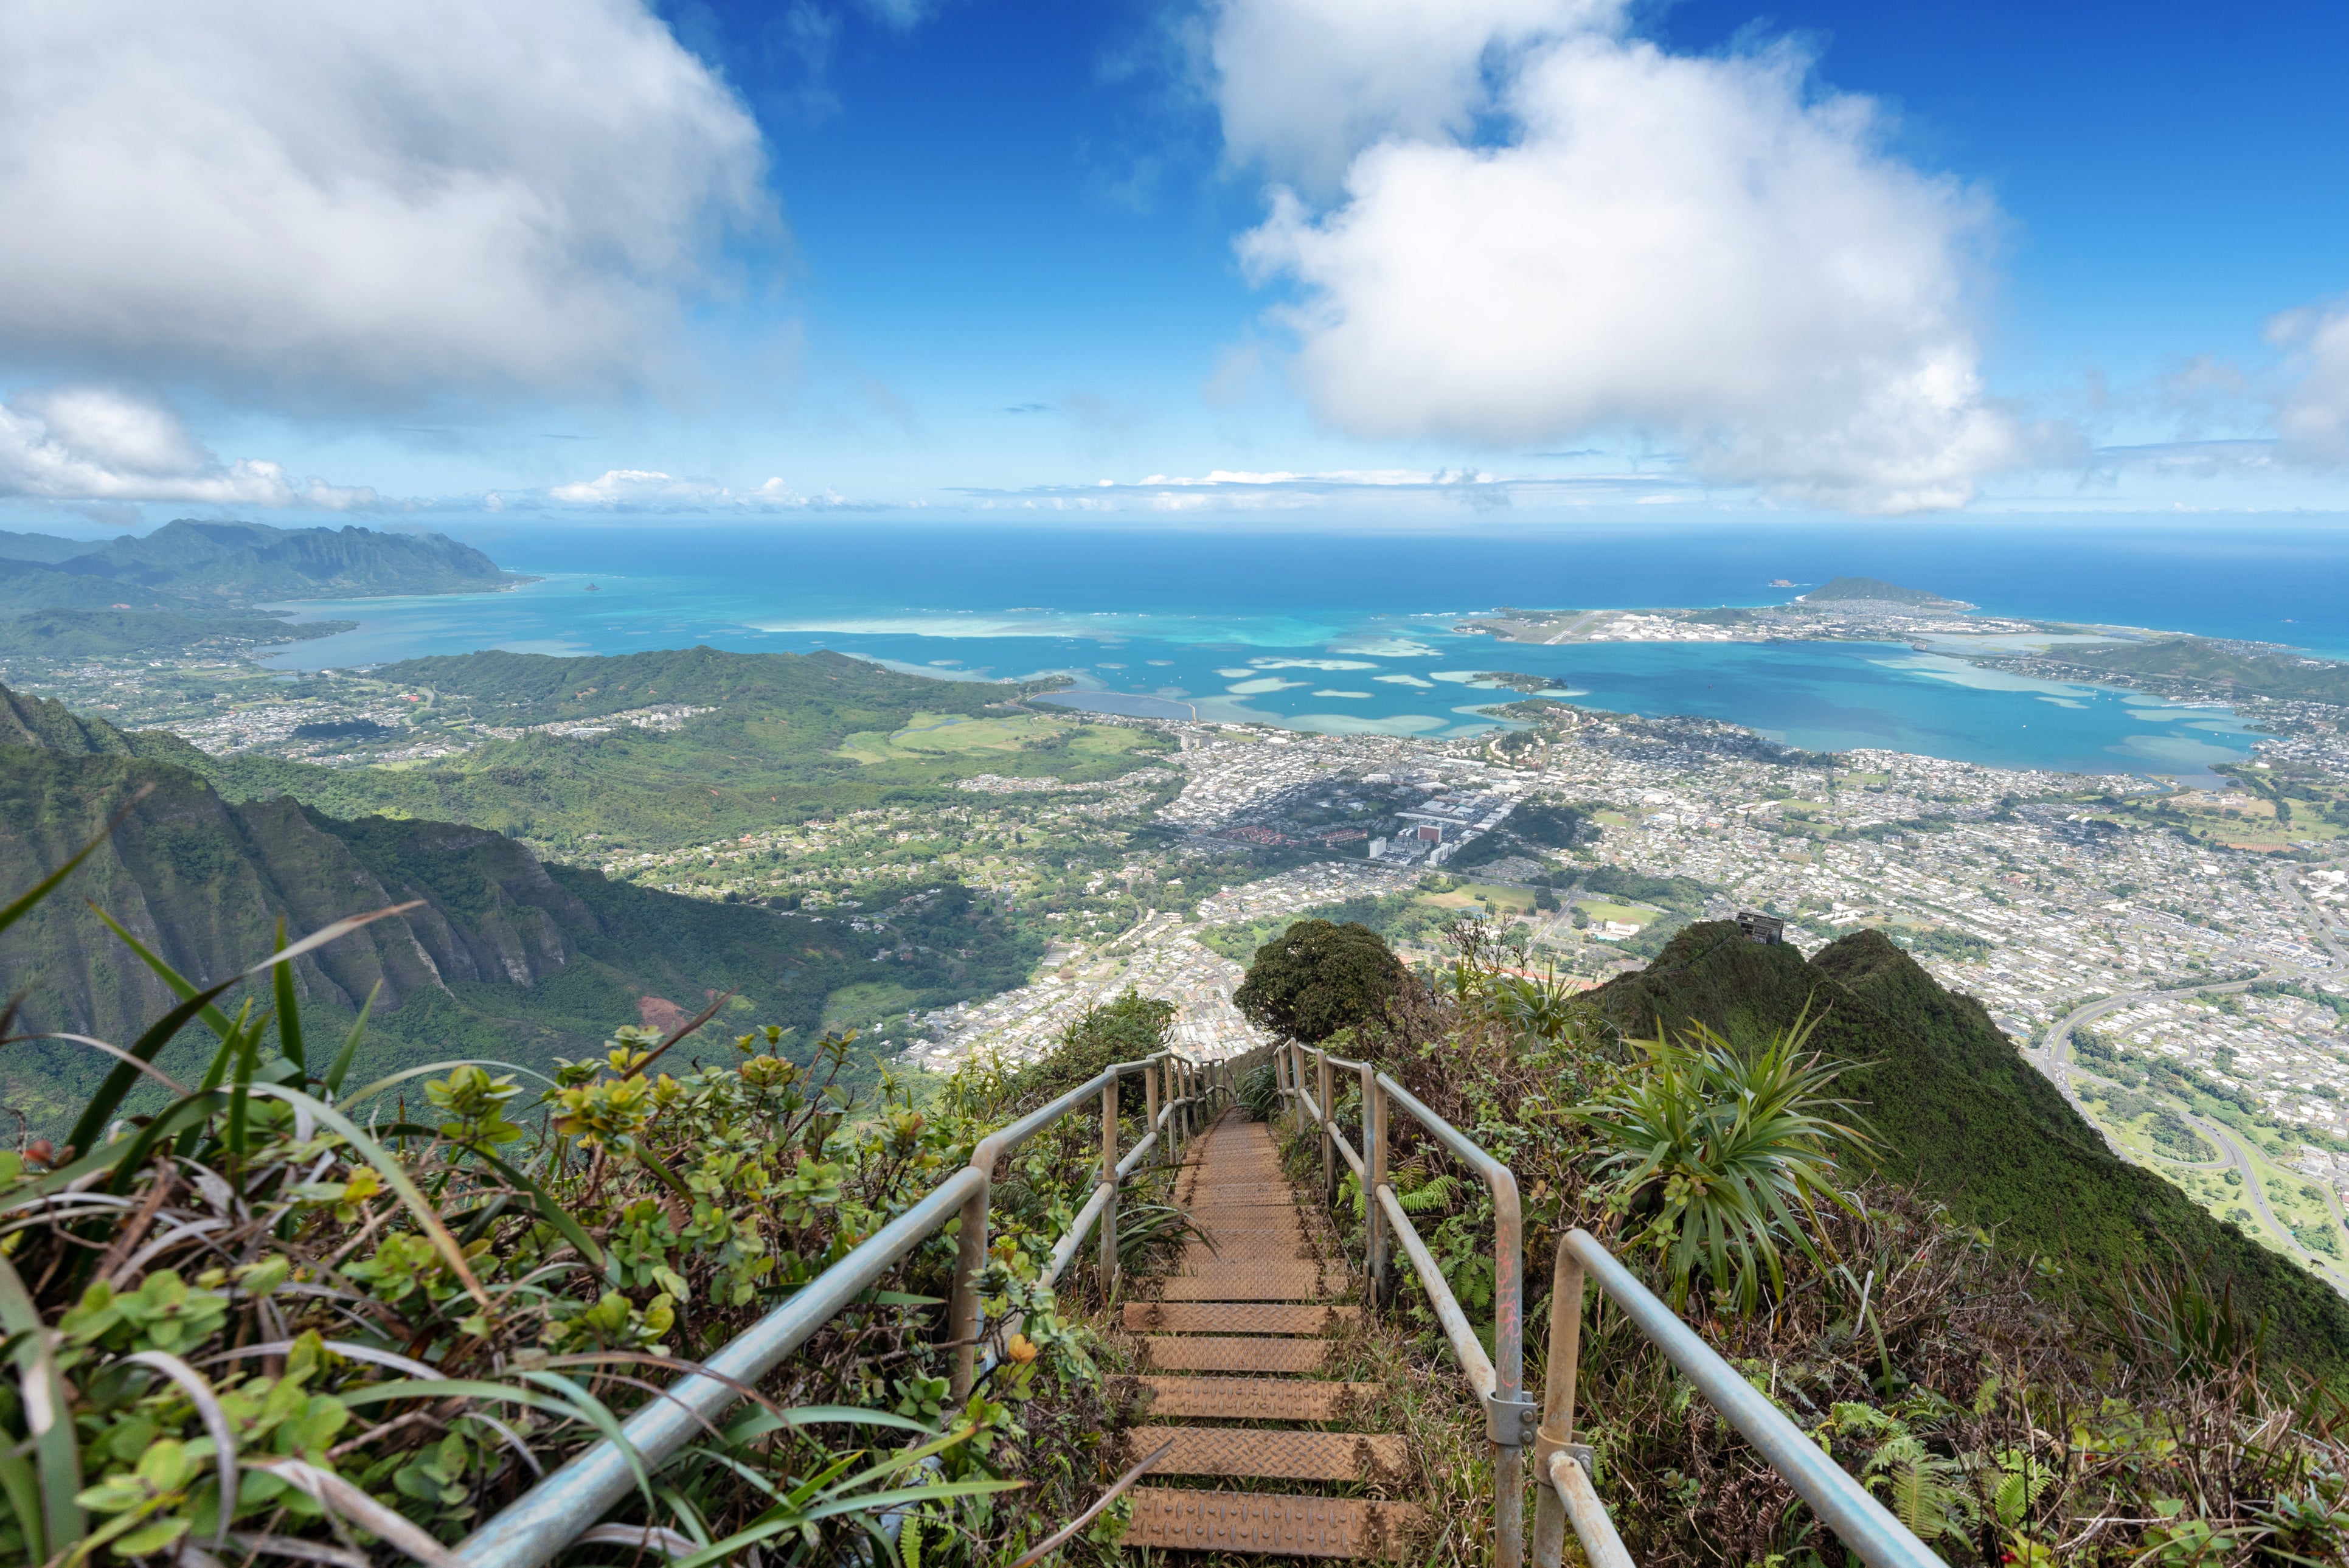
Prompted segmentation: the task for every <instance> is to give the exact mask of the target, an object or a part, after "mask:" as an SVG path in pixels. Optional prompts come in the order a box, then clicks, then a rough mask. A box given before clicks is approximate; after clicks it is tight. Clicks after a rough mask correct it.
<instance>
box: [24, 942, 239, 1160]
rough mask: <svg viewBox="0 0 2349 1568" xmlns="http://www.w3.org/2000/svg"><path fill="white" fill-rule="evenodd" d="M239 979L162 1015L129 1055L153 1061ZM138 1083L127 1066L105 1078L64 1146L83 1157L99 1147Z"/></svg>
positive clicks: (136, 1074) (226, 982)
mask: <svg viewBox="0 0 2349 1568" xmlns="http://www.w3.org/2000/svg"><path fill="white" fill-rule="evenodd" d="M242 978H243V976H242V975H239V976H236V977H234V978H232V979H227V980H223V981H222V982H221V983H220V984H219V985H215V986H213V987H212V989H211V990H209V991H199V992H197V993H196V994H195V995H192V996H190V997H189V998H188V999H187V1000H186V1001H184V1002H182V1003H181V1004H180V1005H179V1006H176V1007H174V1008H172V1009H171V1011H170V1012H168V1013H166V1014H164V1015H163V1016H161V1017H160V1018H159V1019H157V1020H156V1021H155V1024H154V1026H153V1027H151V1028H150V1029H149V1030H148V1031H147V1032H146V1033H145V1034H143V1035H141V1036H140V1037H139V1039H138V1041H137V1043H136V1044H134V1045H133V1046H132V1047H130V1054H131V1055H132V1056H133V1057H137V1058H138V1059H139V1060H140V1061H142V1062H151V1061H153V1060H154V1059H155V1053H156V1052H158V1051H160V1050H161V1049H162V1048H163V1047H164V1046H165V1045H166V1044H167V1043H168V1042H169V1041H170V1040H171V1037H172V1036H174V1035H176V1034H178V1033H179V1032H180V1031H181V1029H183V1028H185V1027H186V1026H187V1023H188V1020H189V1019H191V1018H192V1017H194V1016H196V1015H197V1014H198V1013H201V1012H202V1011H203V1010H204V1009H205V1008H206V1007H209V1006H212V998H214V997H215V996H218V995H220V994H221V993H222V992H223V991H225V990H227V989H228V988H229V987H230V986H232V985H235V984H236V982H237V980H238V979H242ZM138 1081H139V1069H138V1068H135V1067H132V1066H130V1065H129V1063H125V1064H123V1065H122V1066H120V1067H118V1068H115V1069H114V1070H113V1071H112V1072H110V1073H109V1074H107V1075H106V1081H105V1082H104V1083H101V1084H99V1085H98V1092H97V1093H96V1094H94V1095H92V1096H91V1097H90V1101H89V1104H88V1106H86V1107H85V1108H83V1110H82V1113H81V1119H80V1120H78V1121H77V1122H75V1123H74V1127H73V1130H72V1131H71V1132H69V1133H67V1134H66V1143H67V1146H68V1147H70V1148H74V1149H78V1150H82V1151H83V1152H84V1153H88V1151H89V1150H92V1149H95V1148H96V1147H98V1135H99V1134H101V1133H103V1132H104V1131H105V1130H106V1124H107V1122H108V1120H109V1119H111V1118H112V1117H113V1115H114V1110H115V1108H116V1107H117V1106H119V1105H120V1104H121V1103H122V1097H123V1096H124V1095H126V1094H129V1092H130V1086H131V1085H132V1084H134V1083H136V1082H138Z"/></svg>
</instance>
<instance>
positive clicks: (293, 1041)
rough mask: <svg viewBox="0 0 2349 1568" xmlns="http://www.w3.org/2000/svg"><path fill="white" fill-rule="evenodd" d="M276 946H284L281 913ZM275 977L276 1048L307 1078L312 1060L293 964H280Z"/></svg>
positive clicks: (283, 926) (279, 947)
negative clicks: (307, 1053)
mask: <svg viewBox="0 0 2349 1568" xmlns="http://www.w3.org/2000/svg"><path fill="white" fill-rule="evenodd" d="M277 950H278V951H279V952H281V953H283V952H284V951H285V916H284V915H282V914H281V915H279V916H278V917H277ZM276 980H277V1048H278V1049H279V1050H280V1051H283V1052H284V1053H285V1059H286V1060H287V1061H289V1062H292V1063H293V1064H294V1065H295V1067H297V1068H301V1069H302V1076H303V1077H304V1078H308V1077H309V1075H310V1060H309V1058H308V1057H305V1056H304V1055H303V1054H302V1008H301V1004H300V1003H299V1002H297V1001H296V1000H295V996H294V965H291V964H280V965H278V966H277V975H276Z"/></svg>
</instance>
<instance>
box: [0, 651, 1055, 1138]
mask: <svg viewBox="0 0 2349 1568" xmlns="http://www.w3.org/2000/svg"><path fill="white" fill-rule="evenodd" d="M0 696H5V698H6V700H5V703H0V726H5V734H0V886H5V887H7V888H23V887H26V886H29V885H31V884H32V883H33V882H36V881H37V880H38V879H39V877H40V876H41V875H43V874H44V873H45V872H47V871H48V870H49V869H51V868H53V867H54V866H56V865H57V864H58V863H60V862H61V861H64V860H65V859H66V858H67V856H68V855H70V854H71V853H72V852H73V851H74V850H75V849H77V848H78V847H79V846H80V845H81V844H82V843H83V842H86V841H88V838H89V837H90V836H91V835H92V834H94V833H95V832H96V831H97V830H98V828H99V826H100V825H101V824H102V823H104V822H105V821H106V820H107V819H108V817H109V815H110V814H112V813H113V812H114V811H115V810H119V808H120V807H121V806H122V805H123V804H124V803H125V802H127V801H129V799H131V797H132V796H133V795H134V794H135V793H136V792H137V791H138V790H139V789H141V788H146V789H150V793H149V794H148V795H147V797H146V799H144V800H143V801H140V803H139V804H138V805H137V806H135V807H134V808H133V809H132V810H130V811H129V815H128V816H127V818H126V819H125V820H124V821H123V822H122V825H121V826H120V828H119V830H117V831H116V832H115V834H114V835H113V837H112V838H110V839H109V841H107V842H106V843H105V844H104V845H103V846H102V847H101V848H100V849H99V851H98V853H97V854H95V855H94V856H92V857H91V859H90V860H89V861H87V862H85V864H84V865H83V866H82V868H81V869H80V870H79V871H78V872H76V873H75V875H74V876H73V878H72V879H71V880H70V881H69V882H68V883H67V886H66V887H65V888H64V889H63V890H62V892H61V894H60V896H58V897H56V898H53V899H51V900H49V901H48V902H47V903H46V904H44V905H43V906H42V907H41V908H39V909H37V910H36V911H35V912H34V913H32V914H30V915H28V916H27V917H26V919H25V920H23V921H22V922H20V923H18V924H16V926H15V927H13V928H12V929H11V930H9V931H8V932H7V933H6V934H5V936H0V986H5V988H6V990H7V992H8V993H9V994H11V995H20V996H21V1010H20V1012H19V1014H18V1016H17V1019H16V1023H17V1026H18V1027H19V1029H20V1030H25V1031H27V1032H43V1031H55V1030H67V1031H71V1032H74V1033H79V1034H89V1035H94V1036H96V1037H99V1038H102V1039H111V1040H115V1041H117V1042H118V1043H119V1042H121V1041H123V1040H124V1039H125V1038H126V1037H128V1035H129V1032H130V1031H132V1030H133V1029H135V1028H136V1027H137V1026H140V1025H142V1024H144V1023H145V1022H147V1021H149V1020H151V1019H152V1018H153V1017H155V1016H158V1015H159V1014H160V1013H161V1012H162V1011H163V1010H165V1009H166V1008H167V1007H168V1006H170V1004H171V997H170V996H169V994H168V993H167V992H166V991H165V989H164V988H163V986H162V985H161V983H160V981H159V980H157V979H156V978H155V977H154V975H152V974H151V973H150V971H149V970H148V969H147V968H146V967H145V966H144V965H141V964H140V963H139V962H138V961H137V959H136V958H135V956H134V955H133V954H131V953H130V952H129V950H128V949H127V948H125V947H124V946H123V944H121V942H120V941H119V939H118V938H117V937H116V936H114V934H112V933H110V932H109V930H107V928H106V927H105V925H104V924H103V923H102V922H100V921H99V920H98V917H97V915H96V914H95V913H92V911H91V909H90V907H89V905H90V904H93V903H94V904H95V905H96V906H97V907H98V908H99V909H103V910H105V911H106V912H108V913H110V914H112V915H113V916H114V917H115V918H116V919H118V920H119V921H120V922H121V923H122V924H123V925H124V926H125V927H127V928H128V929H129V930H130V931H131V932H133V933H134V934H136V935H137V936H138V937H139V938H140V941H142V942H143V943H145V944H148V945H149V946H150V947H151V948H153V949H154V950H156V951H157V952H159V953H160V954H162V955H163V956H164V957H165V958H166V959H167V960H169V961H170V962H171V964H172V965H173V966H174V967H176V968H177V969H179V970H180V972H181V973H182V974H184V975H188V976H189V977H191V978H192V979H196V980H198V981H203V980H207V979H212V978H217V977H219V976H222V975H227V974H231V973H233V972H234V971H235V970H237V969H239V968H241V967H243V965H247V964H250V963H251V962H253V961H254V959H255V958H257V957H259V956H261V955H262V954H264V953H266V952H267V951H268V949H269V946H270V944H271V942H272V939H273V937H274V931H275V927H276V923H277V922H278V920H279V919H280V918H281V917H282V918H284V919H285V922H286V924H287V926H288V928H289V929H290V930H292V931H294V932H295V933H297V934H298V933H302V932H306V931H310V930H315V929H316V928H317V927H319V926H321V925H324V924H326V923H329V922H331V921H334V920H336V919H339V918H341V917H343V916H346V915H349V914H353V913H362V912H366V911H370V910H375V909H380V908H383V907H386V906H388V905H389V904H393V903H404V902H407V901H409V900H421V901H422V902H423V904H424V907H423V908H420V909H418V910H415V911H413V912H410V913H408V914H406V915H404V916H398V917H393V918H390V919H387V920H383V921H380V922H378V923H375V924H374V925H371V926H369V927H367V928H366V929H365V930H363V931H361V932H359V933H356V934H352V935H350V936H347V937H345V938H344V939H342V940H341V941H339V942H336V943H335V944H332V945H330V946H328V947H326V948H324V949H321V950H320V951H319V952H318V953H316V954H312V955H309V956H305V957H304V958H303V959H301V960H299V961H297V963H296V965H295V971H296V975H297V977H298V981H299V985H300V986H301V988H302V991H303V993H304V995H305V999H306V1001H307V1002H308V1003H309V1004H311V1005H312V1006H314V1007H316V1009H317V1016H318V1018H319V1019H320V1020H322V1021H323V1022H325V1023H327V1024H333V1023H335V1022H336V1021H337V1020H340V1021H343V1022H347V1021H348V1019H349V1018H350V1017H352V1016H354V1015H355V1013H356V1010H357V1006H358V1005H359V1003H360V1002H361V1001H362V1000H364V999H365V998H366V996H367V995H368V994H369V992H370V991H371V990H374V989H375V988H377V987H378V986H380V987H381V991H380V994H379V996H378V1003H377V1013H376V1016H375V1021H374V1023H373V1025H372V1026H371V1030H370V1036H369V1044H368V1047H367V1050H366V1052H365V1054H364V1056H363V1058H362V1070H363V1071H366V1072H370V1073H372V1072H377V1071H382V1070H389V1069H391V1068H395V1067H398V1066H402V1065H418V1064H421V1063H424V1062H429V1061H438V1060H442V1059H445V1058H449V1057H465V1056H480V1055H488V1056H492V1057H497V1058H499V1059H502V1060H507V1061H513V1062H518V1063H521V1064H523V1065H525V1066H538V1067H543V1066H544V1065H545V1064H546V1063H547V1062H549V1061H551V1060H552V1058H553V1057H554V1056H556V1055H558V1054H560V1055H567V1056H574V1057H576V1056H578V1055H580V1054H582V1053H583V1052H585V1051H587V1050H590V1049H592V1048H594V1047H595V1043H596V1042H597V1041H598V1040H600V1039H602V1038H603V1037H604V1036H605V1034H606V1033H607V1032H608V1031H609V1029H610V1028H611V1027H612V1026H615V1025H616V1024H620V1023H628V1022H636V1021H639V1020H642V1021H650V1022H661V1021H663V1020H666V1019H671V1018H674V1017H676V1016H679V1015H680V1014H681V1013H691V1012H695V1011H698V1010H699V1008H700V1007H701V1006H704V1005H705V1003H706V999H707V998H709V996H711V995H716V994H718V993H720V992H723V991H726V990H737V991H739V992H740V993H741V999H740V1001H738V1002H737V1003H736V1004H735V1005H734V1010H733V1013H732V1015H731V1021H733V1022H736V1023H745V1022H749V1021H752V1020H755V1021H757V1022H761V1023H780V1024H786V1025H791V1026H796V1027H797V1028H799V1029H800V1030H801V1035H800V1037H799V1039H800V1043H801V1044H802V1046H804V1045H805V1044H807V1043H809V1042H812V1039H813V1037H815V1035H816V1034H817V1032H818V1031H819V1028H820V1026H822V1025H823V1024H824V1023H825V1022H827V1021H830V1022H833V1023H854V1024H871V1023H873V1022H875V1021H877V1019H878V1018H879V1017H880V1016H882V1015H884V1014H886V1013H890V1012H895V1013H897V1014H902V1013H903V1011H904V1010H905V1009H906V1008H909V1007H927V1006H939V1005H942V1004H944V1003H946V1002H947V1001H950V1000H954V999H957V998H960V997H964V996H969V995H983V994H988V993H990V992H993V991H996V990H999V989H1001V988H1003V987H1005V986H1007V985H1016V984H1019V982H1021V981H1022V980H1024V979H1025V978H1026V977H1027V972H1028V970H1029V969H1030V967H1031V966H1032V965H1033V964H1034V962H1035V960H1036V958H1037V957H1038V956H1039V954H1040V943H1038V942H1037V941H1036V940H1034V939H1032V938H1028V937H1023V936H1020V935H1019V934H1018V933H1016V932H1015V931H1014V930H1013V929H1011V928H1010V927H1009V925H1007V924H1006V923H1004V922H1003V921H1002V920H1001V919H1000V918H999V916H997V915H996V914H995V913H993V912H992V911H991V909H989V908H988V907H987V906H984V905H982V904H978V903H974V902H973V901H972V900H971V899H970V897H969V895H968V893H967V892H965V891H964V890H963V889H962V888H961V887H959V886H957V885H955V884H952V883H936V882H933V883H931V884H929V885H928V886H926V887H925V886H920V885H907V886H901V887H897V888H895V889H889V890H881V889H875V890H873V891H872V892H868V894H867V896H866V899H865V901H864V908H865V913H863V914H861V915H860V916H859V917H858V921H857V923H856V924H854V925H852V924H851V923H847V922H845V921H843V920H839V919H823V918H816V917H812V916H808V915H803V914H796V913H781V912H778V911H772V910H768V909H763V908H758V907H754V906H751V905H748V904H731V905H730V904H719V903H707V902H702V901H698V900H691V899H685V898H678V897H674V896H672V895H669V894H667V893H661V892H651V891H648V890H645V889H641V888H637V887H635V886H632V885H629V884H626V883H616V882H607V881H605V878H604V877H603V876H602V875H601V874H599V873H597V872H593V871H585V870H579V869H574V868H567V867H559V866H547V865H543V864H542V863H541V862H540V861H538V860H537V859H536V857H534V856H533V854H532V853H531V852H530V851H529V850H528V849H527V848H526V847H524V846H523V845H522V844H520V843H517V842H515V841H512V840H510V839H508V838H505V837H503V836H502V835H500V834H498V833H495V832H492V831H487V830H482V829H480V828H471V827H463V826H459V825H454V824H450V823H445V822H432V821H415V820H387V819H382V818H377V819H373V820H357V821H351V820H337V819H336V818H333V817H330V816H327V815H326V814H325V813H323V812H320V811H317V810H312V809H308V808H305V807H304V806H301V805H298V804H296V803H295V801H293V800H291V799H270V800H258V801H247V802H243V803H233V802H230V801H228V800H224V799H222V798H221V796H220V795H218V794H217V793H216V792H214V791H213V790H212V789H211V788H210V787H209V786H208V785H207V784H206V783H205V782H204V781H203V780H202V779H201V778H199V777H198V776H197V775H195V774H194V773H192V772H191V771H189V770H188V769H183V768H180V767H175V766H172V765H171V763H169V762H166V761H158V760H155V759H154V758H151V757H141V756H138V755H134V754H133V752H134V751H135V750H136V749H138V748H141V747H145V746H148V745H149V743H150V741H151V740H152V739H153V738H150V737H145V736H134V737H125V736H122V735H120V734H119V732H114V731H111V730H110V729H109V727H107V726H105V725H103V724H101V723H98V722H97V721H93V720H88V719H82V718H78V717H75V716H73V715H70V714H67V713H66V712H65V710H64V709H62V708H61V707H58V706H57V705H56V704H53V703H39V702H36V701H31V700H28V699H25V698H22V697H18V696H15V694H5V693H0ZM172 744H174V745H176V744H177V743H176V742H175V743H172ZM182 749H184V748H182ZM85 901H87V902H85ZM860 927H862V929H860ZM204 1048H205V1047H204V1046H203V1043H202V1030H200V1029H199V1030H191V1032H190V1033H189V1035H188V1036H187V1037H185V1038H183V1039H182V1040H181V1041H179V1042H177V1043H175V1044H174V1045H173V1046H172V1047H171V1048H170V1049H169V1050H167V1051H166V1053H165V1054H164V1056H163V1057H162V1058H160V1063H159V1065H160V1066H161V1067H162V1068H163V1069H164V1070H165V1071H166V1072H171V1073H173V1074H187V1075H192V1074H196V1073H199V1072H201V1070H202V1059H201V1058H202V1055H203V1052H204ZM110 1065H111V1064H110V1063H109V1061H108V1060H107V1059H106V1058H105V1057H101V1056H99V1055H98V1054H97V1053H94V1052H91V1051H89V1050H88V1049H86V1048H84V1047H74V1046H71V1045H67V1044H64V1043H60V1042H54V1041H32V1042H20V1043H18V1044H16V1045H14V1046H12V1047H10V1049H9V1051H8V1052H7V1053H6V1055H5V1056H0V1103H5V1105H6V1106H8V1107H11V1108H13V1109H16V1110H18V1111H21V1112H22V1113H23V1114H24V1115H25V1116H26V1118H27V1119H28V1120H29V1121H30V1122H31V1123H32V1124H33V1125H34V1126H35V1127H36V1128H38V1129H44V1130H54V1127H55V1124H56V1122H57V1119H58V1118H59V1117H60V1116H61V1115H62V1114H63V1113H64V1111H65V1110H66V1109H67V1107H69V1106H71V1105H72V1104H74V1103H76V1101H77V1099H78V1097H79V1096H80V1095H82V1094H83V1093H85V1092H87V1090H88V1088H90V1087H91V1086H92V1085H93V1084H94V1083H95V1082H96V1081H97V1079H98V1078H99V1077H102V1076H103V1074H104V1073H105V1072H106V1071H107V1070H108V1068H109V1067H110Z"/></svg>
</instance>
